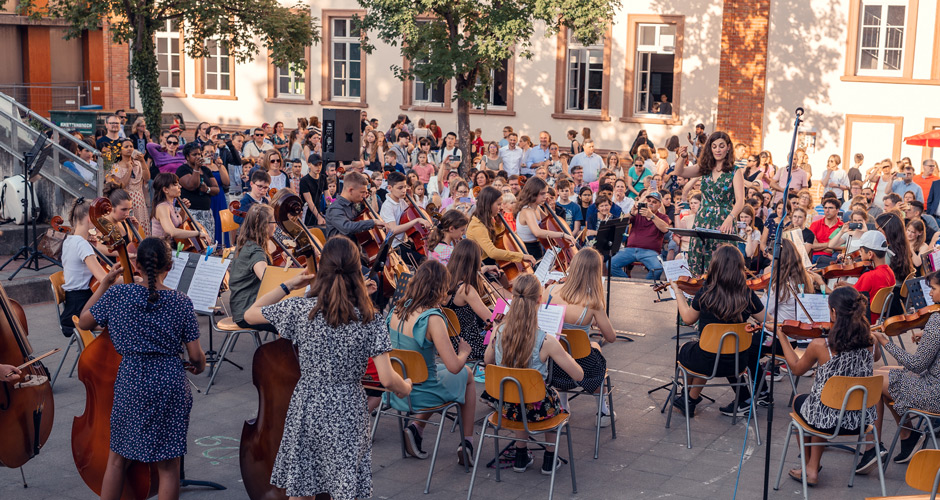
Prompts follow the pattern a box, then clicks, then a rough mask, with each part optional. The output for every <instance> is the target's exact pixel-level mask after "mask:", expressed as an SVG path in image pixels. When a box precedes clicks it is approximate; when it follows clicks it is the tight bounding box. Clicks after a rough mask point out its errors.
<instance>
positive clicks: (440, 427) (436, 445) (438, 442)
mask: <svg viewBox="0 0 940 500" xmlns="http://www.w3.org/2000/svg"><path fill="white" fill-rule="evenodd" d="M448 411H450V409H449V408H447V409H445V410H444V411H442V412H441V422H440V425H438V426H437V439H435V440H434V451H433V452H431V466H430V467H428V480H427V482H426V483H424V494H425V495H427V494H428V492H429V491H430V490H431V476H432V475H433V474H434V464H435V463H437V450H438V448H440V446H441V434H443V433H444V422H445V421H446V420H447V412H448ZM457 413H460V410H459V409H458V410H457ZM461 430H462V429H461Z"/></svg>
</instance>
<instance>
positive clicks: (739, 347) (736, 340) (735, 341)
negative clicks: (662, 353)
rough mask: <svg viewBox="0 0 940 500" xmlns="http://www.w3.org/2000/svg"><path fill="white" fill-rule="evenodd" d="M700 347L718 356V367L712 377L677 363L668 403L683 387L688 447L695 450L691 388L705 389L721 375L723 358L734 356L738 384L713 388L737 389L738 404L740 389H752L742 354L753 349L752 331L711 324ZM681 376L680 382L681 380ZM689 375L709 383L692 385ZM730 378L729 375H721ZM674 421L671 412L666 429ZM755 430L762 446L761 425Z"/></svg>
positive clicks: (738, 325)
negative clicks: (690, 407) (690, 412)
mask: <svg viewBox="0 0 940 500" xmlns="http://www.w3.org/2000/svg"><path fill="white" fill-rule="evenodd" d="M698 345H699V347H700V348H701V349H702V350H703V351H705V352H710V353H712V354H715V355H716V356H715V364H714V365H713V366H712V371H711V374H704V373H698V372H694V371H692V370H690V369H688V368H687V367H685V366H683V364H682V363H681V362H678V361H677V362H676V372H675V374H674V375H673V378H672V389H671V390H670V391H669V399H668V400H667V402H666V404H669V401H672V398H673V397H675V396H676V394H678V393H679V389H680V387H681V388H682V394H683V399H684V402H685V433H686V447H688V448H689V449H692V427H691V425H690V423H689V388H692V387H705V386H706V385H709V384H708V382H707V381H709V380H712V379H714V378H716V377H717V376H718V366H719V364H720V362H721V355H723V354H725V355H727V354H733V355H734V374H735V375H737V377H738V381H737V382H734V383H723V384H710V385H711V386H712V387H734V396H735V401H737V400H738V399H737V397H738V394H739V393H740V391H741V388H742V387H744V388H750V385H751V379H752V378H751V369H750V368H749V367H747V366H745V365H744V364H743V363H741V353H742V352H744V351H746V350H748V348H749V347H751V332H749V331H748V330H747V323H733V324H722V323H712V324H710V325H708V326H706V327H705V329H704V330H703V331H702V335H701V337H700V338H699V342H698ZM680 376H681V378H682V379H681V381H680ZM689 376H694V377H698V378H703V379H705V380H706V383H704V384H691V385H690V384H689V380H688V378H689ZM722 376H723V377H724V376H727V375H722ZM742 377H743V378H742ZM754 399H755V398H754V397H752V398H751V414H752V415H755V414H756V413H755V409H754ZM737 413H738V408H737V404H735V405H734V415H732V416H731V423H732V424H734V423H735V422H737V417H738V415H737ZM671 421H672V411H670V412H669V414H668V415H667V416H666V428H667V429H668V428H669V424H670V422H671ZM754 430H755V432H756V435H757V444H758V446H759V445H760V426H757V425H755V426H754Z"/></svg>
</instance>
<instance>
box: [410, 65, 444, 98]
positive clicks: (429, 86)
mask: <svg viewBox="0 0 940 500" xmlns="http://www.w3.org/2000/svg"><path fill="white" fill-rule="evenodd" d="M422 63H423V64H427V63H428V60H427V59H424V60H422V61H418V63H417V64H422ZM444 90H445V87H444V81H443V80H438V81H436V82H425V81H424V80H422V79H421V78H420V77H418V76H415V79H414V97H413V99H412V103H413V104H415V105H416V106H441V107H443V106H444V102H445V99H446V96H445V95H444Z"/></svg>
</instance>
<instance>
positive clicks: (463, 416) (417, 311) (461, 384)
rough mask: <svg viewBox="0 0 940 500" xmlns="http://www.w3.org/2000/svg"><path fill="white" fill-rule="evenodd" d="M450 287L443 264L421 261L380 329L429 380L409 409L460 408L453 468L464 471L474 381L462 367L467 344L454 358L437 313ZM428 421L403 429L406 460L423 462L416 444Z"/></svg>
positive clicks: (400, 402) (400, 404) (398, 403)
mask: <svg viewBox="0 0 940 500" xmlns="http://www.w3.org/2000/svg"><path fill="white" fill-rule="evenodd" d="M449 283H450V279H449V275H448V273H447V268H446V267H444V265H443V264H441V263H440V262H438V261H436V260H427V261H425V262H424V263H423V264H421V265H420V266H419V267H418V269H417V270H416V271H415V275H414V277H412V278H411V280H409V281H408V287H407V288H406V289H405V295H404V296H403V297H402V298H401V300H399V301H398V302H396V303H395V307H394V308H393V309H392V311H391V313H390V314H389V315H388V318H386V320H385V323H386V324H387V325H388V331H389V334H390V335H391V338H392V346H393V347H394V348H395V349H404V350H408V351H417V352H419V353H421V356H423V357H424V361H425V364H427V367H428V379H427V380H426V381H424V382H422V383H420V384H415V385H414V387H413V388H412V390H411V406H412V407H414V408H415V409H421V408H434V407H435V406H440V405H442V404H444V403H450V402H452V401H456V402H457V403H459V404H460V421H461V425H462V426H463V432H464V436H465V441H464V442H463V443H461V444H460V445H459V446H458V447H457V463H459V464H460V465H463V464H464V460H465V459H469V457H470V456H471V455H472V453H473V446H472V445H471V441H470V439H472V438H473V421H474V415H473V414H474V411H475V410H476V399H477V398H476V386H475V385H474V383H473V377H472V376H471V375H470V369H469V368H467V367H466V366H465V365H466V363H467V358H468V357H469V356H470V351H471V348H470V344H468V343H467V341H465V340H463V339H460V343H459V345H458V347H457V353H456V354H455V353H454V347H453V346H452V345H451V343H450V337H449V336H448V335H447V326H446V324H445V320H444V313H443V312H442V311H441V309H440V307H441V304H443V303H444V301H445V300H446V299H447V291H448V284H449ZM435 355H437V356H440V358H441V361H442V363H438V362H437V361H436V360H435V358H434V357H435ZM389 400H390V401H389V402H390V403H391V405H392V407H393V408H395V409H396V410H401V411H408V410H409V408H408V401H407V400H405V399H403V398H399V397H397V396H392V395H390V397H389ZM430 416H431V414H430V413H422V414H419V415H417V417H418V419H419V420H416V421H414V423H412V424H411V425H409V426H408V427H406V428H405V431H404V432H405V449H406V450H407V451H408V453H409V454H410V455H411V456H414V457H416V458H421V459H424V458H427V456H428V455H427V453H425V452H424V450H422V448H421V441H422V435H423V433H424V426H425V422H426V421H427V419H428V418H429V417H430ZM464 452H466V455H465V454H464Z"/></svg>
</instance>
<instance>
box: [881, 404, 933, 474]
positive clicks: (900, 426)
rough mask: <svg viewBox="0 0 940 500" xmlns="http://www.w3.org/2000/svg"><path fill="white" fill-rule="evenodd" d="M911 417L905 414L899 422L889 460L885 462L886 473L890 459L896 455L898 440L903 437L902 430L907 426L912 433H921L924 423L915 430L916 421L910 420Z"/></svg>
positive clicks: (889, 450)
mask: <svg viewBox="0 0 940 500" xmlns="http://www.w3.org/2000/svg"><path fill="white" fill-rule="evenodd" d="M909 415H910V413H909V412H904V414H903V415H901V419H900V420H899V421H898V430H897V431H895V433H894V438H893V439H891V445H889V446H888V460H885V464H884V468H885V471H887V470H888V465H890V464H891V460H890V459H891V456H892V455H894V446H895V445H897V443H898V438H900V436H901V430H902V429H904V427H905V426H907V428H908V429H910V430H911V432H920V426H922V425H923V422H921V423H920V425H918V428H917V429H915V428H914V423H913V420H914V419H912V418H909ZM908 422H909V423H908ZM926 440H927V438H924V442H926Z"/></svg>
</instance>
